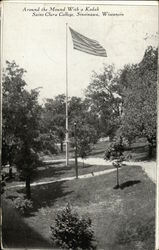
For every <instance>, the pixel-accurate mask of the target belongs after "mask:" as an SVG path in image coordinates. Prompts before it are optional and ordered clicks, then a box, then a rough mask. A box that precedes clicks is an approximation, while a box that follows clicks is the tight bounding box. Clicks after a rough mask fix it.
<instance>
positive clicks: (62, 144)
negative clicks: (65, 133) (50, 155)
mask: <svg viewBox="0 0 159 250" xmlns="http://www.w3.org/2000/svg"><path fill="white" fill-rule="evenodd" d="M60 149H61V153H63V141H61V147H60Z"/></svg>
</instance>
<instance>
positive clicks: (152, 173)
mask: <svg viewBox="0 0 159 250" xmlns="http://www.w3.org/2000/svg"><path fill="white" fill-rule="evenodd" d="M63 161H65V159H60V160H54V161H53V160H52V161H51V160H48V161H45V162H46V163H49V162H50V163H51V162H54V163H55V162H63ZM70 161H74V159H73V158H71V159H70ZM78 161H79V162H83V159H81V158H78ZM84 162H85V164H90V165H104V166H107V165H108V166H110V165H111V164H112V163H111V162H110V161H106V160H104V159H102V158H87V159H85V160H84ZM124 164H126V165H128V166H134V165H136V166H141V167H142V169H143V170H144V171H145V172H146V174H147V175H148V176H149V178H150V179H151V180H152V181H153V182H154V183H156V170H157V164H156V162H155V161H138V162H137V161H136V162H132V161H125V162H124Z"/></svg>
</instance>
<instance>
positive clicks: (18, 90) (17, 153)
mask: <svg viewBox="0 0 159 250" xmlns="http://www.w3.org/2000/svg"><path fill="white" fill-rule="evenodd" d="M25 73H26V71H25V70H24V69H22V68H20V67H19V66H18V65H17V64H16V63H15V62H14V61H13V62H8V61H7V62H6V69H5V71H4V74H3V82H2V86H3V88H2V94H3V105H2V115H3V127H2V147H3V149H2V159H3V163H4V164H5V163H7V162H9V164H10V166H11V165H12V164H16V167H17V169H18V171H21V172H22V174H23V176H24V177H25V180H26V186H28V189H27V190H28V193H27V196H28V197H30V191H29V190H30V178H31V176H32V174H33V173H34V172H35V169H36V168H37V167H38V166H39V162H40V161H39V152H41V151H43V150H44V149H45V148H46V146H47V148H49V143H48V141H49V139H50V138H48V136H46V135H47V131H45V133H44V128H43V124H42V117H41V112H42V107H41V106H40V105H39V103H38V95H39V91H38V89H33V90H31V91H30V92H29V91H27V90H26V86H27V84H26V82H25V80H24V74H25ZM52 145H53V144H52Z"/></svg>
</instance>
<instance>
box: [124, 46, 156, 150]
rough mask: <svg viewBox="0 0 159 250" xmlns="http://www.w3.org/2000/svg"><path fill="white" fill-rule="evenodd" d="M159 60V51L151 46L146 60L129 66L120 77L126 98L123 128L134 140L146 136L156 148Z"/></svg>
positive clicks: (144, 58)
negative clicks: (158, 62)
mask: <svg viewBox="0 0 159 250" xmlns="http://www.w3.org/2000/svg"><path fill="white" fill-rule="evenodd" d="M157 59H158V49H155V48H152V47H151V46H149V47H148V48H147V49H146V51H145V54H144V57H143V59H142V61H141V62H140V63H139V64H136V65H131V66H130V65H129V66H125V68H124V69H123V71H122V72H121V75H120V78H119V85H121V88H122V89H123V96H124V99H123V116H122V126H121V128H122V133H123V135H124V136H126V137H127V138H128V139H129V140H130V141H131V140H132V139H133V138H135V137H136V136H138V137H145V138H147V140H148V142H149V143H150V144H151V145H153V141H154V140H155V138H156V125H157V124H156V121H157Z"/></svg>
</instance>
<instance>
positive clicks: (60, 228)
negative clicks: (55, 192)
mask: <svg viewBox="0 0 159 250" xmlns="http://www.w3.org/2000/svg"><path fill="white" fill-rule="evenodd" d="M51 232H52V241H53V243H55V244H56V245H57V246H59V247H62V248H64V249H95V246H93V240H94V236H93V235H94V233H93V230H92V229H91V219H90V218H80V217H79V215H78V214H77V213H75V212H73V211H72V209H71V207H70V205H69V204H68V205H67V206H66V208H65V209H64V210H63V211H62V212H59V213H57V216H56V220H55V225H54V226H51Z"/></svg>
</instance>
